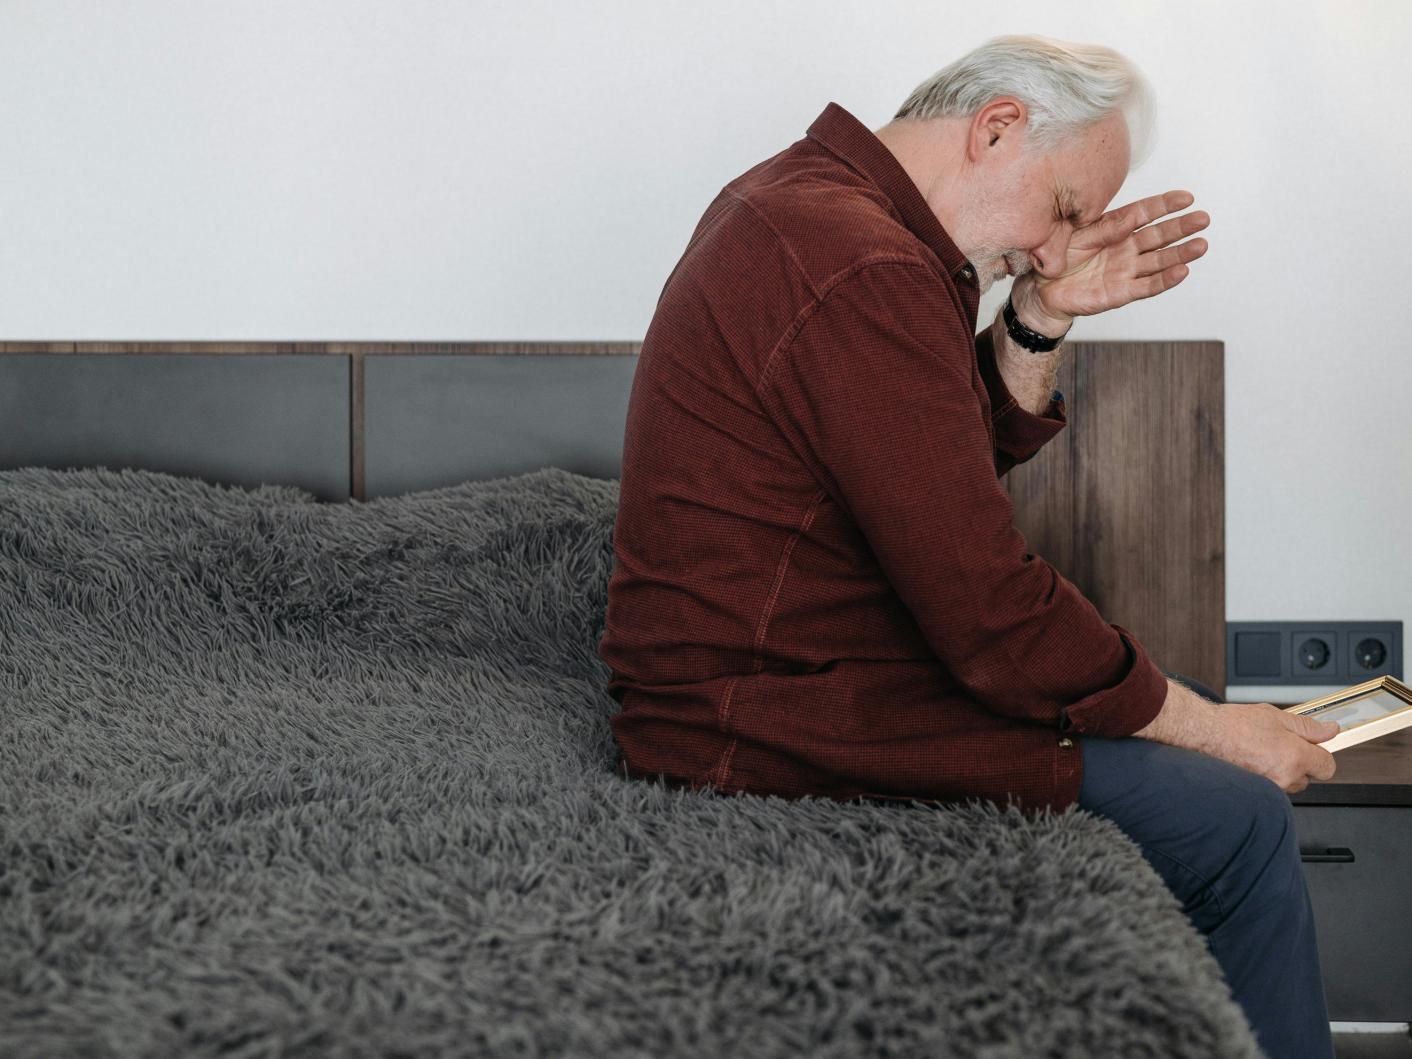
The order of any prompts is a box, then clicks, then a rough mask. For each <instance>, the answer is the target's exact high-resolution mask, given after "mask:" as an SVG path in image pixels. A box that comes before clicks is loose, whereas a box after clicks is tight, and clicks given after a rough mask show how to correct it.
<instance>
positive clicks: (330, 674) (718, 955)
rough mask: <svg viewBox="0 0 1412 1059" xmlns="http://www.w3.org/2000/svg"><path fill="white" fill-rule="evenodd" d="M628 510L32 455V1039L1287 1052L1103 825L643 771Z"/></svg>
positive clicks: (9, 493)
mask: <svg viewBox="0 0 1412 1059" xmlns="http://www.w3.org/2000/svg"><path fill="white" fill-rule="evenodd" d="M616 500H617V482H616V481H612V480H598V479H591V478H585V477H582V476H578V475H575V474H571V473H568V472H565V471H562V470H558V469H548V470H543V471H537V472H534V473H531V474H524V475H520V476H517V477H511V478H502V479H497V480H493V481H485V482H474V483H467V484H464V485H461V486H457V487H454V488H447V489H439V490H433V491H428V492H423V493H415V494H410V495H406V496H401V497H393V498H384V499H379V500H374V501H370V502H367V503H356V502H354V503H349V504H342V505H337V504H327V503H323V502H320V501H318V500H316V499H315V498H314V497H313V496H312V495H311V494H308V493H305V492H304V491H302V490H299V489H295V488H291V487H285V486H279V487H274V486H268V487H263V488H258V489H252V490H242V489H239V488H229V487H223V486H218V485H213V484H209V483H206V482H203V481H200V480H197V479H188V478H179V477H173V476H171V475H166V474H160V473H154V472H147V471H130V470H129V471H120V472H115V471H109V470H102V469H87V470H68V471H52V470H42V469H37V468H27V469H21V470H17V471H7V472H3V473H0V1054H3V1055H5V1056H9V1057H16V1056H40V1055H43V1056H50V1055H63V1056H71V1055H77V1056H85V1055H105V1056H107V1055H111V1056H146V1055H173V1056H176V1055H180V1056H204V1055H220V1056H264V1055H340V1056H438V1055H507V1056H508V1055H515V1056H534V1055H572V1056H590V1055H652V1056H660V1055H681V1056H803V1055H807V1056H874V1055H875V1056H913V1055H916V1056H922V1055H925V1056H988V1057H1008V1056H1016V1057H1034V1056H1051V1055H1052V1056H1084V1057H1088V1056H1201V1057H1209V1056H1215V1055H1221V1056H1258V1054H1259V1052H1258V1050H1257V1046H1256V1044H1255V1040H1254V1038H1253V1036H1252V1035H1251V1034H1250V1031H1249V1027H1248V1025H1247V1023H1246V1022H1245V1019H1244V1017H1243V1015H1242V1014H1241V1012H1240V1010H1239V1009H1238V1008H1237V1007H1236V1006H1235V1005H1234V1003H1233V1002H1232V1001H1231V999H1230V996H1229V993H1228V991H1227V990H1226V987H1225V985H1224V983H1223V981H1222V979H1221V976H1220V971H1219V969H1218V966H1217V964H1216V963H1215V961H1214V959H1213V958H1212V957H1211V956H1210V955H1209V953H1208V952H1207V950H1206V949H1205V946H1204V943H1203V941H1202V939H1201V937H1200V935H1199V934H1198V933H1197V932H1196V931H1195V929H1194V928H1192V927H1191V926H1190V924H1189V923H1188V922H1187V921H1186V919H1185V918H1184V917H1183V916H1182V914H1181V912H1180V909H1179V906H1178V904H1177V901H1176V899H1175V898H1174V897H1173V896H1172V895H1171V894H1170V893H1169V892H1168V891H1167V890H1166V889H1165V887H1164V886H1163V885H1162V882H1161V880H1160V878H1159V877H1158V876H1157V875H1156V874H1155V873H1154V872H1152V871H1151V870H1150V869H1149V867H1148V866H1147V863H1146V862H1145V861H1144V860H1143V859H1142V856H1141V854H1140V852H1139V850H1138V848H1137V846H1135V845H1133V844H1132V843H1131V842H1129V841H1128V840H1127V838H1126V837H1125V836H1123V835H1122V833H1121V832H1120V831H1118V830H1117V828H1116V827H1114V826H1113V825H1112V824H1110V823H1109V822H1107V821H1105V820H1102V819H1101V818H1098V817H1095V816H1092V815H1090V814H1087V813H1084V812H1081V811H1076V810H1071V811H1070V812H1068V813H1066V814H1042V815H1035V816H1026V815H1024V814H1021V813H1020V812H1019V811H1017V810H1014V809H1004V810H1002V809H1001V808H1000V807H997V806H995V805H992V804H990V803H979V802H975V803H971V804H969V805H965V806H955V807H948V808H947V809H945V810H941V811H930V810H925V809H910V808H905V807H895V806H883V805H873V804H859V803H852V804H845V803H837V802H832V801H828V800H826V799H813V798H810V799H802V800H797V801H789V800H785V799H779V798H764V797H756V796H742V797H734V798H733V797H724V796H719V795H714V794H711V793H709V792H701V791H679V790H671V789H668V788H663V787H658V786H655V785H649V784H644V783H641V782H639V781H633V780H626V779H623V778H621V777H620V776H618V775H616V774H615V773H614V772H613V770H612V762H613V755H614V746H613V742H612V736H611V732H610V729H609V727H608V724H607V719H608V717H609V715H610V714H611V713H612V712H613V711H614V710H615V709H616V708H617V707H616V704H615V703H614V702H613V700H612V699H611V698H610V697H608V695H607V694H606V692H605V691H604V690H603V684H604V681H605V680H606V676H607V674H606V671H605V669H604V668H603V665H602V663H601V661H600V660H599V658H598V656H597V654H596V650H595V648H596V644H597V640H598V637H599V635H600V633H601V629H602V614H603V611H604V604H605V593H606V585H607V579H608V572H609V569H610V562H611V558H612V545H611V540H612V528H613V517H614V513H615V510H616Z"/></svg>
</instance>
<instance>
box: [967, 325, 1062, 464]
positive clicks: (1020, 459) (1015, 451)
mask: <svg viewBox="0 0 1412 1059" xmlns="http://www.w3.org/2000/svg"><path fill="white" fill-rule="evenodd" d="M976 363H977V365H978V366H979V367H980V372H981V381H982V382H984V383H985V388H986V391H987V393H988V394H989V395H990V418H991V423H992V424H993V426H994V428H995V448H996V450H997V451H998V452H1002V453H1004V454H1005V455H1006V456H1009V457H1010V462H1011V463H1024V462H1025V461H1026V460H1028V459H1029V458H1030V457H1031V456H1033V455H1034V454H1035V453H1036V452H1038V451H1039V450H1040V449H1041V448H1043V447H1044V445H1045V443H1046V442H1047V441H1049V440H1050V439H1051V438H1053V437H1054V435H1055V434H1057V433H1059V431H1061V430H1063V429H1064V427H1065V426H1066V425H1067V424H1068V422H1069V419H1068V415H1067V413H1066V410H1065V407H1064V395H1063V394H1062V393H1060V392H1059V391H1058V390H1052V391H1050V394H1049V404H1047V405H1045V407H1044V410H1043V411H1042V412H1040V413H1039V414H1038V415H1036V414H1035V413H1034V412H1031V411H1029V409H1027V408H1024V407H1022V406H1021V405H1020V402H1019V401H1018V400H1017V399H1016V398H1015V395H1014V394H1012V393H1011V392H1010V388H1009V387H1008V386H1006V385H1005V376H1003V375H1001V374H1000V368H999V367H998V366H997V364H996V361H995V350H994V349H993V348H992V345H991V339H990V329H989V328H986V329H985V330H984V331H982V332H981V333H980V334H978V335H977V336H976Z"/></svg>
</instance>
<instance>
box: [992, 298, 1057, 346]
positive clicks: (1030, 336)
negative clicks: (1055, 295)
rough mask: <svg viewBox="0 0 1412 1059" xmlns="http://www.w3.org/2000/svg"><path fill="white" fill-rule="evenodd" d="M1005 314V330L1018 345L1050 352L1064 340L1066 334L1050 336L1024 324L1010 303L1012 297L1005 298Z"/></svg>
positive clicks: (1003, 311)
mask: <svg viewBox="0 0 1412 1059" xmlns="http://www.w3.org/2000/svg"><path fill="white" fill-rule="evenodd" d="M1002 313H1003V315H1004V316H1005V332H1006V334H1008V335H1009V336H1010V338H1011V339H1012V340H1013V341H1014V342H1015V344H1016V345H1020V346H1024V347H1025V348H1026V349H1028V350H1030V351H1031V352H1032V353H1048V352H1050V351H1051V350H1054V349H1056V348H1058V346H1059V343H1060V342H1062V341H1064V335H1067V334H1068V333H1069V332H1068V331H1065V332H1064V335H1060V336H1059V337H1058V338H1050V337H1048V336H1047V335H1042V334H1040V333H1039V332H1038V331H1031V330H1030V329H1029V328H1028V327H1026V326H1025V325H1024V324H1022V323H1020V318H1019V317H1018V316H1016V315H1015V307H1014V306H1013V305H1011V304H1010V299H1009V298H1006V299H1005V308H1004V309H1003V310H1002Z"/></svg>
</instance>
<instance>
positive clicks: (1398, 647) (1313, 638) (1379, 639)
mask: <svg viewBox="0 0 1412 1059" xmlns="http://www.w3.org/2000/svg"><path fill="white" fill-rule="evenodd" d="M1380 676H1394V677H1397V678H1398V679H1399V680H1401V679H1402V622H1400V621H1228V622H1226V683H1227V684H1338V685H1349V684H1358V683H1361V682H1362V681H1365V680H1372V679H1373V678H1374V677H1380Z"/></svg>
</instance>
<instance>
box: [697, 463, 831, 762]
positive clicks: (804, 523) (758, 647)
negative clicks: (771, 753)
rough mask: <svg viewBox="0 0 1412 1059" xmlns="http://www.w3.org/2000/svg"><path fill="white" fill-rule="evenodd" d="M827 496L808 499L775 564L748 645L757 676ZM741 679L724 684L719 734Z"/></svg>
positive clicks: (726, 755) (734, 741) (729, 751)
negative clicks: (787, 584)
mask: <svg viewBox="0 0 1412 1059" xmlns="http://www.w3.org/2000/svg"><path fill="white" fill-rule="evenodd" d="M826 496H828V490H826V489H820V490H819V491H818V492H817V493H815V494H814V496H813V497H812V498H811V499H810V501H809V504H808V506H807V507H806V508H805V509H804V514H803V515H802V516H801V517H800V519H799V524H798V525H797V526H796V527H795V528H794V531H793V532H792V533H791V534H790V535H789V540H787V541H785V545H784V549H783V550H782V551H781V553H780V558H779V562H778V563H776V565H775V576H774V583H773V584H772V585H771V587H770V594H769V595H768V596H767V597H766V598H765V605H764V606H763V607H762V608H761V610H760V617H759V618H758V619H757V620H756V623H755V636H754V639H753V641H752V643H751V648H750V653H751V659H752V666H751V668H752V671H753V672H755V673H760V672H762V671H763V670H764V668H765V653H764V645H765V634H766V633H767V632H768V630H769V627H770V616H771V615H772V614H773V612H774V609H775V603H776V602H777V601H778V600H779V595H780V589H781V588H783V587H784V580H785V577H786V575H787V574H788V573H789V563H790V559H791V558H793V556H794V546H795V545H796V544H798V543H799V539H800V538H801V537H803V536H804V534H805V533H807V532H809V527H810V526H812V525H813V524H814V518H815V517H816V516H817V515H818V513H819V505H820V504H822V503H823V501H824V498H825V497H826ZM740 680H741V678H740V677H735V678H734V679H732V680H731V681H730V683H728V684H727V685H726V689H725V692H724V694H722V696H721V706H720V709H719V710H718V711H717V714H716V717H717V721H718V723H719V725H720V728H721V731H722V732H726V731H727V728H726V725H727V724H728V722H729V719H730V711H731V705H732V702H733V700H734V697H735V689H736V686H737V685H738V684H739V683H740ZM739 743H740V737H739V736H733V737H732V738H731V741H730V745H729V746H727V747H726V749H725V750H724V751H723V752H722V753H721V759H720V761H719V762H717V764H716V767H715V769H714V770H713V772H714V774H715V782H716V785H717V786H724V785H725V783H726V780H727V778H728V777H729V776H730V762H731V759H732V758H733V757H734V756H735V749H736V747H737V746H738V745H739Z"/></svg>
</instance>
